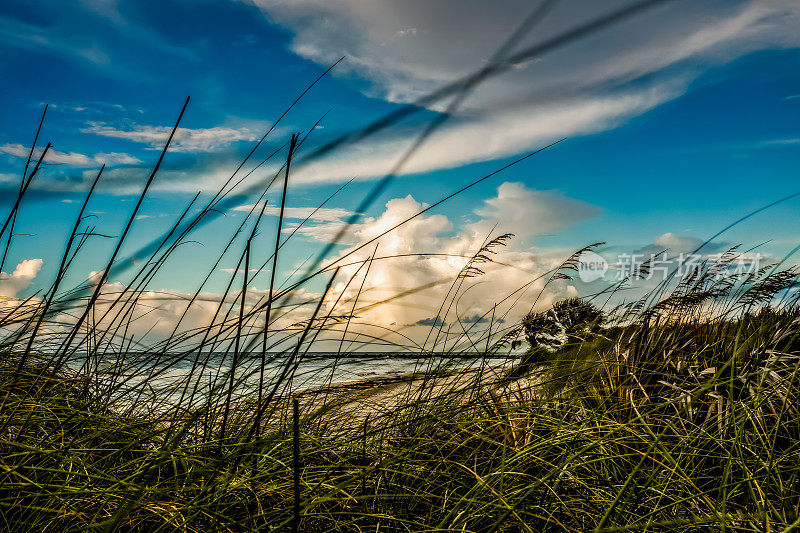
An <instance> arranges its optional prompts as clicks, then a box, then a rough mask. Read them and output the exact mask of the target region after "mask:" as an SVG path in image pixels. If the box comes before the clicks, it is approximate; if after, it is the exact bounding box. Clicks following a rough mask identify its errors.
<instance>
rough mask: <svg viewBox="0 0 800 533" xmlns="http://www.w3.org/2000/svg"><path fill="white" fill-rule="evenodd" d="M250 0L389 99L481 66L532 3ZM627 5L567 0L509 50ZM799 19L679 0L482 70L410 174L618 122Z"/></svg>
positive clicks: (343, 168)
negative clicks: (500, 68) (490, 72)
mask: <svg viewBox="0 0 800 533" xmlns="http://www.w3.org/2000/svg"><path fill="white" fill-rule="evenodd" d="M249 1H250V2H252V3H254V4H256V5H257V6H259V7H260V8H261V10H262V11H263V12H264V14H265V15H266V16H267V17H268V18H269V19H270V20H272V21H275V22H277V23H279V24H281V25H284V26H285V27H287V28H289V29H290V31H292V32H293V38H292V41H291V49H292V51H294V52H295V53H296V54H298V55H300V56H302V57H305V58H308V59H311V60H313V61H316V62H318V63H320V64H325V65H327V64H330V63H332V62H333V61H335V60H336V59H338V58H339V57H341V56H345V57H346V61H345V63H344V64H343V65H342V67H341V68H338V67H337V72H339V73H345V74H347V75H355V76H358V77H360V78H362V79H366V80H368V81H369V82H370V84H369V85H368V88H367V89H366V91H367V92H368V94H370V95H371V96H379V97H382V98H385V99H387V100H390V101H395V102H411V101H414V100H415V99H416V98H418V97H420V96H421V95H424V94H427V93H428V92H429V91H431V90H433V89H435V88H438V87H440V86H442V85H443V84H445V83H447V82H450V81H453V80H455V79H458V78H459V77H461V76H464V75H466V74H468V73H471V72H474V71H476V70H477V69H479V68H480V67H481V66H483V65H485V64H486V61H487V60H488V59H489V58H490V57H491V55H492V54H493V52H494V50H495V49H496V48H498V47H499V46H500V44H501V43H503V42H504V41H505V40H506V39H507V38H508V36H509V35H510V34H511V33H512V32H513V31H514V30H515V28H516V27H517V25H518V24H519V23H520V21H521V20H522V19H523V18H524V17H525V16H527V15H528V13H529V12H530V11H531V10H532V9H533V7H534V6H532V4H531V3H530V2H528V1H526V0H510V1H508V2H504V3H503V7H502V9H498V8H497V6H496V5H494V4H493V3H490V2H481V1H472V0H470V1H462V0H443V1H439V2H429V1H426V0H376V1H374V2H370V3H369V5H368V6H366V5H365V4H364V2H361V1H359V0H324V1H323V0H297V1H293V2H286V1H282V0H249ZM630 4H632V2H631V1H629V0H613V1H610V2H593V1H591V0H572V1H570V2H561V3H560V4H558V5H557V7H556V8H555V9H554V10H553V11H552V12H550V13H549V14H548V15H547V17H546V18H545V19H544V21H543V22H542V23H541V24H539V26H538V27H536V28H535V29H534V31H533V32H532V33H531V34H530V35H529V36H528V37H527V38H526V39H525V40H524V41H523V42H521V43H520V44H519V45H518V46H517V49H516V50H514V51H518V50H520V49H524V48H525V47H529V46H532V45H535V44H537V43H541V42H545V41H546V40H547V39H549V38H552V37H554V36H555V35H558V34H559V33H561V32H563V31H565V30H567V29H569V28H573V27H576V26H578V25H580V24H582V23H585V22H587V21H589V20H592V19H594V18H596V17H598V16H600V15H602V14H606V13H609V12H611V11H613V10H615V9H617V8H620V7H622V6H626V5H630ZM798 25H800V4H798V3H797V2H794V1H792V0H772V1H763V0H737V1H732V2H731V1H722V0H711V1H708V2H693V1H690V0H676V1H674V2H671V3H670V4H669V5H666V6H661V7H659V8H657V9H654V10H651V11H649V12H646V13H644V14H640V15H638V16H637V17H635V18H633V19H629V20H627V21H624V22H623V23H621V24H618V25H615V26H614V27H613V28H607V29H605V30H603V31H600V32H597V33H596V34H594V35H592V36H590V37H588V38H585V39H583V40H581V41H578V42H574V43H572V44H570V45H569V46H566V47H563V48H561V49H558V50H555V51H553V52H552V53H549V54H547V55H545V56H542V57H538V58H532V59H531V60H529V61H527V62H526V63H523V64H518V65H514V66H515V68H512V69H510V70H508V71H506V72H504V73H503V74H502V75H499V76H496V77H494V78H492V79H490V80H488V81H486V82H485V83H483V84H482V85H481V86H479V87H478V88H477V89H476V90H475V91H474V92H473V94H471V95H470V97H469V98H468V99H467V100H466V101H465V102H464V104H463V107H462V109H460V110H457V111H456V112H455V114H454V115H453V116H452V118H451V121H450V123H449V125H448V126H447V127H446V128H444V129H443V130H442V131H440V132H437V134H436V135H434V136H433V137H432V138H431V139H430V140H429V141H428V143H427V144H426V146H425V147H423V148H422V150H420V151H419V153H417V154H416V155H415V157H414V158H413V159H412V160H411V161H410V162H409V164H408V165H407V167H406V169H404V171H405V172H407V173H408V172H423V171H426V170H433V169H438V168H448V167H452V166H456V165H459V164H464V163H469V162H473V161H482V160H489V159H492V158H496V157H500V156H505V155H509V154H512V153H516V152H520V151H523V150H528V149H531V148H534V147H536V146H538V145H540V144H541V143H543V142H547V141H548V140H552V139H554V138H556V137H560V136H571V135H581V134H587V133H593V132H598V131H603V130H606V129H609V128H613V127H616V126H617V125H619V124H621V123H623V122H624V121H625V120H627V119H629V118H631V117H633V116H636V115H639V114H641V113H644V112H646V111H648V110H650V109H652V108H653V107H655V106H658V105H660V104H662V103H664V102H666V101H668V100H671V99H673V98H675V97H677V96H680V95H681V94H683V93H684V92H685V90H686V89H687V87H688V85H689V83H690V82H691V81H692V80H693V79H694V78H696V77H697V76H698V75H699V74H700V73H701V72H702V71H703V70H705V69H706V68H708V67H709V66H713V65H717V64H721V63H724V62H727V61H730V60H732V59H735V58H737V57H739V56H741V55H744V54H746V53H749V52H751V51H754V50H760V49H765V48H780V47H791V46H797V45H798V44H800V34H798V33H797V31H796V28H797V27H798ZM512 53H513V52H512ZM446 103H447V102H436V103H434V104H432V105H431V107H432V108H433V109H442V108H443V107H444V106H445V105H446ZM409 142H410V138H409V137H408V136H406V135H404V134H401V133H397V134H395V135H386V136H384V137H383V138H380V139H377V140H375V141H373V142H370V143H369V146H368V147H360V146H359V147H353V148H352V149H351V150H349V151H348V152H347V153H342V154H339V155H337V156H335V157H333V158H326V159H325V160H324V161H320V162H319V163H315V164H313V165H310V166H309V167H308V168H306V169H303V170H301V173H302V176H301V178H302V179H305V180H308V181H320V180H335V179H342V178H345V177H351V176H358V177H362V178H363V177H372V176H376V175H379V174H382V173H384V172H386V171H387V170H388V169H389V168H390V166H391V165H392V163H393V160H396V159H397V158H398V157H399V155H400V154H401V153H402V151H403V150H404V149H405V147H406V146H408V143H409Z"/></svg>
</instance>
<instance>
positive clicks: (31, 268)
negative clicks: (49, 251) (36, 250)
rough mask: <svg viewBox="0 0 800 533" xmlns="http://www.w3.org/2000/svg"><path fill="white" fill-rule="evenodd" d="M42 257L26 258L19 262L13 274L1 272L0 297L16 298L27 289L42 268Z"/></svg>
mask: <svg viewBox="0 0 800 533" xmlns="http://www.w3.org/2000/svg"><path fill="white" fill-rule="evenodd" d="M43 263H44V261H42V260H41V259H26V260H24V261H22V262H21V263H19V264H18V265H17V267H16V268H15V269H14V271H13V272H12V273H11V274H7V273H6V272H0V297H3V298H16V297H17V295H18V294H19V293H20V292H21V291H23V290H25V289H27V288H28V287H29V286H30V284H31V283H32V282H33V280H34V278H36V275H37V274H38V273H39V271H40V270H41V269H42V264H43Z"/></svg>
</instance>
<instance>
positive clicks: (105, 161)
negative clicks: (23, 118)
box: [0, 143, 142, 167]
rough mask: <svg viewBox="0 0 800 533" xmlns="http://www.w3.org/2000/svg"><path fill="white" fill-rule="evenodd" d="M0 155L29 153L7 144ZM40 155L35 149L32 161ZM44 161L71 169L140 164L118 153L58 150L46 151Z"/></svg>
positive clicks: (24, 154) (25, 155)
mask: <svg viewBox="0 0 800 533" xmlns="http://www.w3.org/2000/svg"><path fill="white" fill-rule="evenodd" d="M0 153H4V154H9V155H13V156H14V157H23V158H27V157H28V154H29V153H30V147H29V146H23V145H21V144H11V143H7V144H4V145H2V146H0ZM41 155H42V149H36V150H34V152H33V158H32V159H33V160H34V161H36V160H38V158H39V157H40V156H41ZM44 161H45V162H46V163H61V164H64V165H69V166H72V167H98V166H100V165H107V166H120V165H138V164H141V163H142V160H141V159H138V158H136V157H134V156H132V155H130V154H125V153H120V152H109V153H98V154H95V155H93V156H88V155H85V154H81V153H79V152H59V151H58V150H52V149H51V150H48V151H47V154H46V155H45V158H44Z"/></svg>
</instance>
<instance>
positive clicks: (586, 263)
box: [578, 250, 608, 283]
mask: <svg viewBox="0 0 800 533" xmlns="http://www.w3.org/2000/svg"><path fill="white" fill-rule="evenodd" d="M607 270H608V261H606V260H605V259H603V256H601V255H600V254H596V253H594V252H592V251H591V250H586V251H584V252H583V253H581V255H579V256H578V277H579V278H581V281H583V282H584V283H590V282H592V281H597V280H598V279H600V278H602V277H603V276H604V275H605V273H606V271H607Z"/></svg>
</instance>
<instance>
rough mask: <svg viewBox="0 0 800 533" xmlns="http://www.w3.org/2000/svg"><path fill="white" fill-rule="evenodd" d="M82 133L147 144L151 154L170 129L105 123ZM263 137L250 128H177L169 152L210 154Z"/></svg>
mask: <svg viewBox="0 0 800 533" xmlns="http://www.w3.org/2000/svg"><path fill="white" fill-rule="evenodd" d="M81 131H83V132H84V133H93V134H95V135H101V136H103V137H112V138H115V139H126V140H128V141H133V142H137V143H142V144H147V145H148V148H150V149H152V150H161V149H163V148H164V143H166V141H167V138H168V137H169V134H170V132H171V131H172V127H171V126H148V125H144V124H134V125H132V126H131V127H129V128H125V129H120V128H117V127H115V126H111V125H109V124H106V123H104V122H89V125H88V127H86V128H84V129H83V130H81ZM262 135H263V131H262V129H261V128H254V127H249V126H242V127H229V126H216V127H213V128H196V129H191V128H178V130H177V131H176V132H175V137H174V138H173V140H172V145H171V146H170V150H171V151H173V152H212V151H216V150H219V149H220V148H224V147H226V146H228V145H230V144H231V143H234V142H238V141H255V140H256V139H260V138H261V136H262Z"/></svg>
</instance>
